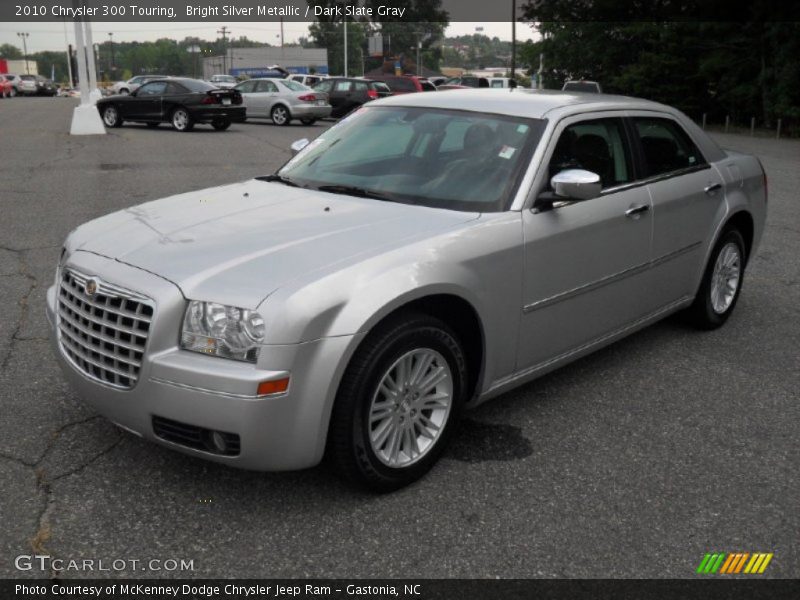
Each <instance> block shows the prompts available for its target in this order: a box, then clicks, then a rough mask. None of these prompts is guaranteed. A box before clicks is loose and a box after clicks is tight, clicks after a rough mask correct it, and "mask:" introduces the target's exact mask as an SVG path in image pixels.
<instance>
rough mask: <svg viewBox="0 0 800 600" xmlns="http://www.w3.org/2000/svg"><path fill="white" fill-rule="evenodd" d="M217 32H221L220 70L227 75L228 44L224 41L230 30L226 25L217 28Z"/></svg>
mask: <svg viewBox="0 0 800 600" xmlns="http://www.w3.org/2000/svg"><path fill="white" fill-rule="evenodd" d="M217 33H221V34H222V70H223V72H224V73H225V75H227V74H228V45H227V44H226V43H225V42H226V41H227V40H226V39H225V36H226V35H228V33H230V30H229V29H228V28H227V27H225V26H223V27H222V29H218V30H217Z"/></svg>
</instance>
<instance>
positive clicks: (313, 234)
mask: <svg viewBox="0 0 800 600" xmlns="http://www.w3.org/2000/svg"><path fill="white" fill-rule="evenodd" d="M478 216H479V215H478V213H466V212H457V211H448V210H440V209H433V208H427V207H422V206H412V205H406V204H397V203H391V202H381V201H378V200H370V199H363V198H355V197H351V196H343V195H334V194H330V193H325V192H318V191H313V190H306V189H301V188H293V187H289V186H286V185H283V184H279V183H267V182H264V181H259V180H255V179H254V180H250V181H246V182H243V183H239V184H233V185H227V186H223V187H217V188H211V189H206V190H201V191H197V192H190V193H186V194H180V195H177V196H172V197H169V198H164V199H162V200H156V201H153V202H148V203H145V204H141V205H138V206H134V207H131V208H127V209H125V210H122V211H119V212H116V213H112V214H110V215H107V216H105V217H101V218H99V219H96V220H94V221H90V222H89V223H86V224H85V225H82V226H81V227H79V228H78V229H77V230H76V231H75V232H74V233H73V234H72V236H70V242H69V248H70V251H71V252H74V251H76V250H78V251H86V252H92V253H95V254H99V255H101V256H105V257H107V258H111V259H114V260H117V261H119V262H122V263H126V264H128V265H131V266H134V267H138V268H140V269H143V270H146V271H148V272H150V273H153V274H156V275H158V276H160V277H162V278H164V279H167V280H169V281H171V282H173V283H174V284H175V285H177V286H178V287H179V288H180V289H181V291H182V292H183V294H184V296H186V297H187V298H191V299H197V300H213V301H217V302H224V303H226V304H232V305H235V306H241V307H244V308H255V307H256V306H258V304H260V302H261V301H262V300H263V299H264V298H266V297H267V296H268V295H269V294H270V293H272V292H273V291H274V290H275V289H277V288H279V287H281V286H282V285H284V284H286V283H287V282H289V281H290V280H292V279H294V278H295V277H299V276H301V275H306V274H307V273H309V272H311V271H314V270H319V269H323V268H325V267H329V266H331V265H333V264H334V263H339V262H344V261H348V262H349V261H351V260H353V259H356V258H357V257H360V256H363V257H364V258H367V257H370V256H374V255H375V254H377V253H380V252H383V251H386V250H389V249H391V248H392V247H395V246H397V245H398V243H400V242H410V241H412V240H418V239H422V238H425V237H426V236H431V235H435V234H437V233H439V232H442V231H445V230H447V229H451V228H453V227H456V226H458V225H459V224H461V223H464V222H467V221H470V220H474V219H476V218H478Z"/></svg>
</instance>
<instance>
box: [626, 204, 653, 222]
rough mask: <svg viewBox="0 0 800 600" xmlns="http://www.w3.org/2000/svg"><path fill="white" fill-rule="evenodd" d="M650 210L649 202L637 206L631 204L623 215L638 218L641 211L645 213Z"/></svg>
mask: <svg viewBox="0 0 800 600" xmlns="http://www.w3.org/2000/svg"><path fill="white" fill-rule="evenodd" d="M648 210H650V205H649V204H640V205H639V206H631V207H630V208H629V209H628V210H626V211H625V216H626V217H628V218H629V219H638V218H639V215H641V214H642V213H646V212H647V211H648Z"/></svg>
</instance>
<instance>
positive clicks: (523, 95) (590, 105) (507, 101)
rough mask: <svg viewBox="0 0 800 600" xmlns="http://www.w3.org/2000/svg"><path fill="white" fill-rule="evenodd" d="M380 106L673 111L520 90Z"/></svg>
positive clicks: (541, 114) (527, 113) (514, 111)
mask: <svg viewBox="0 0 800 600" xmlns="http://www.w3.org/2000/svg"><path fill="white" fill-rule="evenodd" d="M379 103H380V105H382V106H419V107H424V108H444V109H448V108H449V109H454V110H467V111H474V112H488V113H495V114H504V115H512V116H518V117H527V118H531V119H542V118H545V116H546V115H547V113H549V112H551V111H554V110H563V111H565V112H576V113H577V112H590V111H595V110H598V111H600V110H637V109H638V110H659V111H662V112H670V113H674V112H675V111H674V109H671V108H670V107H668V106H666V105H664V104H659V103H658V102H652V101H650V100H642V99H639V98H631V97H628V96H614V95H611V94H581V93H576V92H561V91H553V90H529V89H521V88H494V89H492V88H488V89H469V90H448V92H447V93H446V94H405V95H402V96H393V97H392V98H387V99H385V100H380V101H379Z"/></svg>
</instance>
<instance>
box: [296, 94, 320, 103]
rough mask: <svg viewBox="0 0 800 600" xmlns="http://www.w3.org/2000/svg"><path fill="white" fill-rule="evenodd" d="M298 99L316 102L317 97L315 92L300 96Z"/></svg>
mask: <svg viewBox="0 0 800 600" xmlns="http://www.w3.org/2000/svg"><path fill="white" fill-rule="evenodd" d="M297 99H298V100H302V101H303V102H314V101H315V100H316V99H317V97H316V96H315V95H314V94H305V95H303V96H299V97H298V98H297Z"/></svg>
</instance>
